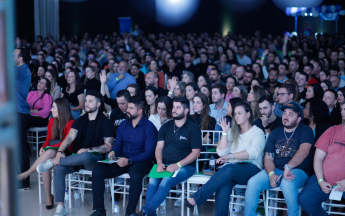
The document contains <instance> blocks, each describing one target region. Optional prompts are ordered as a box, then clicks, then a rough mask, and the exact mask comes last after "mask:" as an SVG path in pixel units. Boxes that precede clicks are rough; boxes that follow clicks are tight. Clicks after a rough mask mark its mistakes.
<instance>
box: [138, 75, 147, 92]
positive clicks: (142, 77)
mask: <svg viewBox="0 0 345 216" xmlns="http://www.w3.org/2000/svg"><path fill="white" fill-rule="evenodd" d="M136 80H137V84H138V85H139V87H140V90H143V89H145V88H146V83H145V75H144V73H143V72H141V71H139V77H138V78H137V79H136Z"/></svg>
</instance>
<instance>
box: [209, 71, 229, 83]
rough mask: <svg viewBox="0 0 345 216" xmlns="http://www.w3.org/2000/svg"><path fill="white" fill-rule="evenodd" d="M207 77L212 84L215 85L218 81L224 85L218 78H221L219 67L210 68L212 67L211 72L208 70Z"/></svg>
mask: <svg viewBox="0 0 345 216" xmlns="http://www.w3.org/2000/svg"><path fill="white" fill-rule="evenodd" d="M209 78H210V81H211V83H212V86H213V85H215V84H217V83H220V84H222V85H224V86H225V83H224V82H223V81H221V80H220V78H221V72H220V70H219V69H217V68H212V69H211V72H210V76H209Z"/></svg>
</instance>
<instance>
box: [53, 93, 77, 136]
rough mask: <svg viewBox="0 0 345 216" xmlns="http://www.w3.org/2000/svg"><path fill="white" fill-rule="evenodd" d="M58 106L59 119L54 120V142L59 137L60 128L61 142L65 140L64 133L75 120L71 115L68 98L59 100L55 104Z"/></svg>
mask: <svg viewBox="0 0 345 216" xmlns="http://www.w3.org/2000/svg"><path fill="white" fill-rule="evenodd" d="M53 103H55V104H56V107H57V110H58V118H54V123H53V128H52V134H51V139H52V140H54V139H55V138H56V137H57V136H58V133H57V131H58V128H59V129H60V134H59V136H60V141H62V140H63V132H64V131H65V130H66V128H65V126H66V124H67V123H68V122H69V121H70V120H73V119H74V118H73V116H72V113H71V108H70V103H69V101H68V100H67V99H66V98H57V99H55V101H54V102H53Z"/></svg>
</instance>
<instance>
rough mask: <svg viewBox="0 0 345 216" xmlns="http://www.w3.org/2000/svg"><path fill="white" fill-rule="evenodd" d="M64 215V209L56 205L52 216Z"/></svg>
mask: <svg viewBox="0 0 345 216" xmlns="http://www.w3.org/2000/svg"><path fill="white" fill-rule="evenodd" d="M64 215H66V209H65V207H63V205H58V206H57V207H56V211H55V214H54V216H64Z"/></svg>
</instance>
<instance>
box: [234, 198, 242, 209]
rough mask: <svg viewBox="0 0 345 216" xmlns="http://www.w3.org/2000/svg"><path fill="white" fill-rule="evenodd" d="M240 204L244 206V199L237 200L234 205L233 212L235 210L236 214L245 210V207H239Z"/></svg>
mask: <svg viewBox="0 0 345 216" xmlns="http://www.w3.org/2000/svg"><path fill="white" fill-rule="evenodd" d="M239 204H244V199H241V198H237V199H236V201H235V203H234V207H233V210H235V211H234V212H241V211H242V209H243V206H244V205H239Z"/></svg>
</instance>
